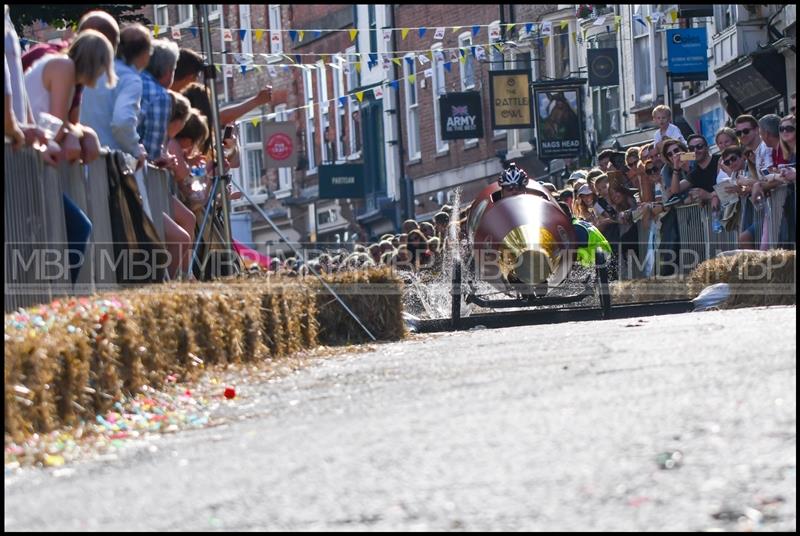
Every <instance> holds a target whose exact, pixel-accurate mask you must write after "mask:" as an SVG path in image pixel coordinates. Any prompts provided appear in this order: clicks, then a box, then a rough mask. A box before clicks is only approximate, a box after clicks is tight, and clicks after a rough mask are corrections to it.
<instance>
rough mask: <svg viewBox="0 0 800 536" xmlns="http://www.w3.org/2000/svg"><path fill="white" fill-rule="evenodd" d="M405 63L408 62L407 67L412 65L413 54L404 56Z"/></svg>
mask: <svg viewBox="0 0 800 536" xmlns="http://www.w3.org/2000/svg"><path fill="white" fill-rule="evenodd" d="M406 63H408V66H409V67H414V56H413V54H412V55H411V56H406Z"/></svg>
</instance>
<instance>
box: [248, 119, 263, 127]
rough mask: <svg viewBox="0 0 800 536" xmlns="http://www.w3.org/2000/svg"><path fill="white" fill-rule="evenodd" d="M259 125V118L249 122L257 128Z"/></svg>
mask: <svg viewBox="0 0 800 536" xmlns="http://www.w3.org/2000/svg"><path fill="white" fill-rule="evenodd" d="M259 123H261V118H260V117H254V118H253V119H252V120H250V124H252V125H253V126H254V127H258V124H259Z"/></svg>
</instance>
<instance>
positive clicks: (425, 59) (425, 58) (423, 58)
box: [417, 52, 431, 65]
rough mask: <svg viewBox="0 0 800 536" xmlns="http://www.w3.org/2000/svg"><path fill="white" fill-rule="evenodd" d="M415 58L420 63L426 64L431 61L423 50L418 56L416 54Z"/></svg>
mask: <svg viewBox="0 0 800 536" xmlns="http://www.w3.org/2000/svg"><path fill="white" fill-rule="evenodd" d="M417 59H418V60H419V63H420V65H427V64H429V63H430V62H431V60H430V59H429V58H428V56H427V54H425V53H424V52H423V53H422V54H420V55H419V56H417Z"/></svg>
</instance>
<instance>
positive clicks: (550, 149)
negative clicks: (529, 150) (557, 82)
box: [533, 85, 584, 160]
mask: <svg viewBox="0 0 800 536" xmlns="http://www.w3.org/2000/svg"><path fill="white" fill-rule="evenodd" d="M533 94H534V102H535V104H536V141H537V148H538V152H539V158H541V159H543V160H548V159H552V158H577V157H578V156H580V154H581V153H582V152H583V143H584V142H583V127H582V122H581V120H580V118H581V117H583V100H582V97H581V94H582V87H581V86H575V85H572V86H560V87H553V86H540V87H537V86H536V85H534V87H533Z"/></svg>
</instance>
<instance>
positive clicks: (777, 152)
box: [772, 146, 789, 166]
mask: <svg viewBox="0 0 800 536" xmlns="http://www.w3.org/2000/svg"><path fill="white" fill-rule="evenodd" d="M772 163H773V164H775V165H776V166H777V165H779V164H788V163H789V161H788V160H786V159H785V158H784V157H783V151H781V148H780V146H778V147H775V148H774V149H773V150H772Z"/></svg>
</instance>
